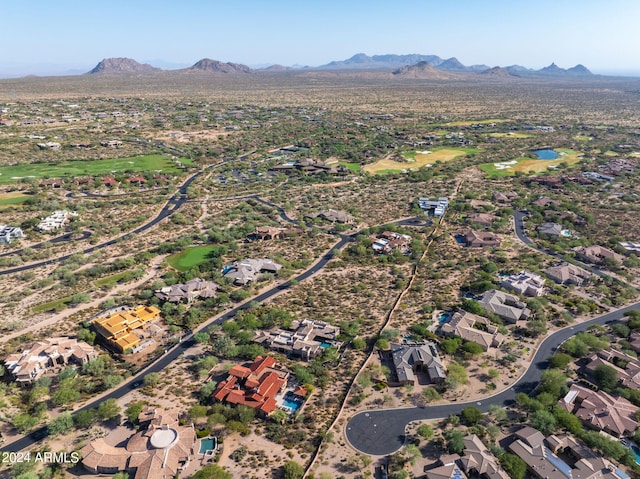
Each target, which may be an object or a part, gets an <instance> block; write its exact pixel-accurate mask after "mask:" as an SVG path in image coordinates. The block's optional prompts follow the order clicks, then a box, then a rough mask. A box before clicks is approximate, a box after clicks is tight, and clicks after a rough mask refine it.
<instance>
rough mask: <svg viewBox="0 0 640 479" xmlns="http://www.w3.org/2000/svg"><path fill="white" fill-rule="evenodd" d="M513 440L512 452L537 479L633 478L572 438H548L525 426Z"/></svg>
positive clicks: (510, 446)
mask: <svg viewBox="0 0 640 479" xmlns="http://www.w3.org/2000/svg"><path fill="white" fill-rule="evenodd" d="M512 438H513V439H514V441H513V442H512V443H511V444H510V445H509V450H510V451H511V452H512V453H513V454H515V455H516V456H518V457H519V458H520V459H522V460H523V461H524V462H525V463H526V464H527V468H528V469H529V472H530V473H531V475H532V477H534V478H535V479H629V476H628V475H627V474H626V473H624V472H623V471H622V470H621V469H619V468H618V467H616V466H615V465H614V464H612V463H611V462H609V461H608V460H607V459H604V458H603V457H601V456H598V455H597V454H596V453H594V452H593V451H592V450H591V449H589V448H588V447H586V446H584V445H582V444H580V443H578V442H577V441H576V440H575V439H573V438H572V437H571V436H568V435H561V436H549V437H547V438H546V439H545V437H544V436H543V435H542V433H541V432H540V431H538V430H536V429H533V428H532V427H528V426H525V427H524V428H522V429H520V430H519V431H517V432H516V433H515V434H514V435H513V436H512ZM554 451H555V452H554ZM556 453H558V454H560V455H561V456H562V457H563V459H561V458H560V457H558V455H556ZM566 461H569V462H566Z"/></svg>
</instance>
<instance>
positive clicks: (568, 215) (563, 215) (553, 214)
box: [542, 210, 587, 226]
mask: <svg viewBox="0 0 640 479" xmlns="http://www.w3.org/2000/svg"><path fill="white" fill-rule="evenodd" d="M542 214H543V215H544V217H545V218H559V219H561V220H566V219H568V220H570V221H571V222H572V223H573V224H574V225H579V226H584V225H585V224H587V222H586V220H585V219H584V218H583V217H582V216H578V215H577V214H575V213H574V212H573V211H558V210H544V211H543V212H542Z"/></svg>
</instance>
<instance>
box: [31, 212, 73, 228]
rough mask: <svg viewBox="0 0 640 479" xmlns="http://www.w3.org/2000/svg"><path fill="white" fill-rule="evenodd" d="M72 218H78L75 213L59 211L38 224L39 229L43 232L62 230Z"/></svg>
mask: <svg viewBox="0 0 640 479" xmlns="http://www.w3.org/2000/svg"><path fill="white" fill-rule="evenodd" d="M72 216H78V213H76V212H75V211H67V210H58V211H54V212H53V213H51V214H50V215H49V216H47V217H46V218H44V219H43V220H42V221H40V223H38V229H39V230H41V231H53V230H57V229H60V228H62V227H63V226H64V225H66V224H67V223H68V222H69V221H71V217H72Z"/></svg>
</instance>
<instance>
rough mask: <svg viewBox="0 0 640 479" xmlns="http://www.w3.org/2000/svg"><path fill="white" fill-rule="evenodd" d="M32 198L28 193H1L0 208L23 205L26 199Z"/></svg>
mask: <svg viewBox="0 0 640 479" xmlns="http://www.w3.org/2000/svg"><path fill="white" fill-rule="evenodd" d="M29 198H31V195H26V194H24V193H6V194H4V195H3V194H0V209H3V208H5V207H9V206H15V205H21V204H22V203H24V202H25V201H27V200H28V199H29Z"/></svg>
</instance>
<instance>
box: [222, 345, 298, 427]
mask: <svg viewBox="0 0 640 479" xmlns="http://www.w3.org/2000/svg"><path fill="white" fill-rule="evenodd" d="M275 365H276V360H275V359H273V358H272V357H271V356H265V357H262V356H258V357H257V358H256V359H255V360H254V361H253V363H251V364H250V365H249V366H239V365H238V366H234V367H232V368H231V369H230V370H229V375H228V376H227V379H225V380H224V381H222V382H220V384H218V387H217V388H216V390H215V391H214V393H213V398H214V399H215V400H217V401H222V402H226V403H228V404H243V405H245V406H248V407H250V408H253V409H255V410H256V411H257V412H258V413H261V414H262V415H264V416H268V415H269V414H271V413H272V412H273V411H275V410H276V408H277V405H276V396H277V395H278V394H279V393H280V392H281V391H282V390H283V388H284V387H285V386H286V384H287V377H288V376H289V373H287V372H284V371H281V370H277V369H274V366H275Z"/></svg>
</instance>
